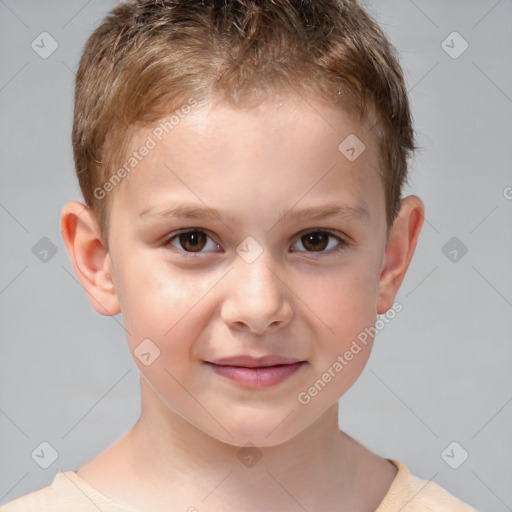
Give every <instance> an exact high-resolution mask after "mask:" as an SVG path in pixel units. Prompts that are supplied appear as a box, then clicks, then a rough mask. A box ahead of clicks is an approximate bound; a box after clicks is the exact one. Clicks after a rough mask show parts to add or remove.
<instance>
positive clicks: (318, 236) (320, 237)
mask: <svg viewBox="0 0 512 512" xmlns="http://www.w3.org/2000/svg"><path fill="white" fill-rule="evenodd" d="M331 236H332V235H330V234H329V233H326V232H325V231H315V232H313V233H307V234H306V235H303V236H302V237H301V242H302V245H303V246H304V247H305V248H306V249H307V250H308V251H323V250H324V249H325V248H326V247H327V245H328V244H329V237H331Z"/></svg>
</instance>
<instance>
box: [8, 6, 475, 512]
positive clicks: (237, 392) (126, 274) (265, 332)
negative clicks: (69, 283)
mask: <svg viewBox="0 0 512 512" xmlns="http://www.w3.org/2000/svg"><path fill="white" fill-rule="evenodd" d="M73 149H74V157H75V164H76V171H77V175H78V179H79V183H80V186H81V189H82V192H83V195H84V198H85V203H86V205H84V204H82V203H80V202H77V201H72V202H69V203H67V204H66V205H65V207H64V209H63V211H62V231H63V238H64V242H65V245H66V247H67V249H68V251H69V254H70V258H71V262H72V264H73V268H74V270H75V272H76V274H77V276H78V278H79V279H80V281H81V283H82V285H83V286H84V288H85V290H86V292H87V294H88V297H89V299H90V301H91V304H92V305H93V307H94V308H95V309H96V310H97V311H98V312H99V313H101V314H103V315H115V314H117V313H120V312H121V313H122V315H123V319H124V326H125V330H126V337H127V341H128V344H129V347H130V351H131V353H132V354H133V356H134V361H135V363H136V364H137V366H138V368H139V369H140V372H141V397H142V409H141V411H142V412H141V416H140V419H139V420H138V421H137V423H136V424H135V425H134V426H133V428H132V429H131V430H130V431H129V432H128V433H127V434H125V435H124V436H123V437H122V438H121V439H119V440H118V441H116V442H115V443H114V444H112V445H111V446H109V447H108V448H107V449H106V450H105V451H104V452H102V453H101V454H99V455H98V456H97V457H96V458H94V459H93V460H91V461H89V462H88V463H86V464H85V465H84V466H82V467H80V468H78V469H77V470H76V471H67V472H64V473H58V474H57V475H56V476H55V479H54V481H53V483H52V484H51V485H50V486H48V487H46V488H44V489H40V490H38V491H35V492H33V493H31V494H28V495H26V496H23V497H21V498H18V499H16V500H14V501H12V502H10V503H9V504H7V505H5V506H4V507H3V508H2V511H3V512H17V511H24V512H26V511H33V512H43V511H52V512H70V511H73V512H82V511H97V510H101V511H103V512H110V511H112V512H113V511H118V512H120V511H124V512H130V511H131V512H136V511H138V512H153V511H155V512H156V511H159V512H160V511H163V510H165V511H171V512H173V511H189V512H192V511H199V512H206V511H215V512H216V511H222V512H232V511H235V510H236V511H244V512H265V511H280V512H286V511H304V510H306V511H310V512H313V511H314V512H334V511H341V510H345V511H351V512H363V511H364V512H368V511H378V512H391V511H399V510H403V511H411V512H412V511H422V512H423V511H429V510H430V511H436V512H443V511H446V512H448V511H450V512H455V511H461V512H462V511H464V512H466V511H473V512H474V509H473V508H472V507H470V506H468V505H465V504H464V503H463V502H461V501H460V500H458V499H457V498H455V497H454V496H452V495H451V494H449V493H448V492H447V491H445V490H443V489H442V488H441V487H439V486H438V485H437V484H435V483H433V482H427V481H424V480H421V479H419V478H417V477H415V476H413V475H411V474H410V472H409V470H408V469H407V467H406V466H405V465H404V464H403V463H401V462H399V461H396V460H392V459H385V458H382V457H380V456H379V455H377V454H375V453H372V452H371V451H369V450H368V449H367V448H365V447H364V446H363V445H361V444H360V443H358V442H357V441H356V440H355V439H353V438H351V437H350V436H348V435H347V434H345V433H343V432H341V431H340V430H339V427H338V407H337V401H338V399H339V398H340V397H341V396H342V395H343V394H344V393H345V392H346V391H347V390H348V389H349V388H350V387H351V385H352V384H353V383H354V382H355V380H356V379H357V378H358V377H359V375H360V374H361V372H362V370H363V368H364V366H365V364H366V362H367V360H368V357H369V355H370V351H371V346H372V342H373V336H374V334H375V329H374V328H373V326H374V325H375V323H376V319H377V314H381V315H385V314H389V313H390V312H394V311H395V309H396V308H399V307H400V305H399V304H396V303H395V302H394V300H395V296H396V293H397V291H398V289H399V287H400V284H401V282H402V280H403V278H404V275H405V272H406V270H407V268H408V265H409V263H410V261H411V258H412V255H413V252H414V249H415V246H416V242H417V240H418V236H419V233H420V230H421V225H422V219H423V213H424V208H423V204H422V202H421V200H420V199H419V198H417V197H416V196H409V197H406V198H402V197H401V191H402V185H403V184H404V182H405V180H406V172H407V158H408V157H409V156H410V153H411V152H412V151H413V150H414V149H415V147H414V136H413V128H412V123H411V115H410V110H409V104H408V99H407V95H406V90H405V86H404V81H403V76H402V72H401V69H400V66H399V64H398V62H397V60H396V56H395V51H394V49H393V48H392V46H391V45H390V43H389V42H388V40H387V39H386V37H385V36H384V34H383V33H382V31H381V30H380V28H379V27H378V26H377V25H376V24H375V22H374V21H372V19H371V18H370V17H369V16H368V15H367V14H366V13H365V12H364V11H363V10H362V9H361V7H359V6H358V5H357V3H356V2H355V1H352V0H340V1H337V0H322V1H313V0H308V1H302V2H299V1H297V0H266V1H264V0H201V1H200V0H174V1H171V0H152V1H151V0H141V1H138V2H135V1H131V2H125V3H121V4H119V5H118V6H117V7H116V8H115V9H113V10H112V11H111V13H110V14H109V15H108V16H107V17H106V18H105V20H104V21H103V23H102V24H101V25H100V26H99V27H98V28H97V29H96V30H95V32H94V33H93V34H92V36H91V37H90V38H89V40H88V42H87V45H86V47H85V50H84V54H83V56H82V59H81V62H80V67H79V70H78V73H77V78H76V91H75V114H74V127H73ZM362 334H364V336H362Z"/></svg>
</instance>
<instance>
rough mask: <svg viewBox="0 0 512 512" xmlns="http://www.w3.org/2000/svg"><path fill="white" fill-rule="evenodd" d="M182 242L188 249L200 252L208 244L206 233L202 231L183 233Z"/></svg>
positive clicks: (184, 247) (181, 235) (180, 237)
mask: <svg viewBox="0 0 512 512" xmlns="http://www.w3.org/2000/svg"><path fill="white" fill-rule="evenodd" d="M179 239H180V244H181V246H182V247H183V249H185V250H186V251H191V252H198V251H200V250H201V249H202V248H203V247H204V246H205V245H206V235H205V234H204V233H201V232H200V231H189V232H188V233H181V234H180V236H179Z"/></svg>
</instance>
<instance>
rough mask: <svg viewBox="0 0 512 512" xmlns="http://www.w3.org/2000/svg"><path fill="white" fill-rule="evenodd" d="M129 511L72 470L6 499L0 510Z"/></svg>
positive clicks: (37, 511)
mask: <svg viewBox="0 0 512 512" xmlns="http://www.w3.org/2000/svg"><path fill="white" fill-rule="evenodd" d="M98 510H101V511H102V512H129V511H127V510H126V509H124V508H122V507H121V506H119V505H117V504H116V503H114V502H113V501H112V500H110V499H109V498H107V497H106V496H103V495H102V494H101V493H99V492H98V491H96V490H95V489H93V488H92V487H91V486H89V485H88V484H87V483H86V482H84V481H83V480H81V479H80V478H79V477H78V475H77V474H76V473H75V472H74V471H66V472H61V473H57V474H56V475H55V477H54V479H53V482H52V483H51V484H50V485H49V486H47V487H43V488H42V489H38V490H37V491H34V492H31V493H30V494H26V495H24V496H20V497H19V498H16V499H14V500H13V501H10V502H9V503H7V504H5V505H3V506H1V507H0V512H98Z"/></svg>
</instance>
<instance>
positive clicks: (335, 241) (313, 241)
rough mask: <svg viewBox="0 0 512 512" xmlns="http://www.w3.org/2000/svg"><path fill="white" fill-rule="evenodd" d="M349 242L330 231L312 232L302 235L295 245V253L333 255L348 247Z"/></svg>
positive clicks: (293, 248)
mask: <svg viewBox="0 0 512 512" xmlns="http://www.w3.org/2000/svg"><path fill="white" fill-rule="evenodd" d="M348 245H349V244H348V242H346V241H345V240H344V239H343V238H341V237H339V236H337V235H335V234H334V233H331V232H329V231H323V230H317V231H310V232H309V233H305V234H304V235H302V236H301V237H300V238H299V239H298V240H297V241H296V242H295V244H294V245H293V247H292V250H293V251H294V252H310V253H311V252H313V253H318V255H320V254H325V255H327V254H332V253H335V252H336V251H338V250H342V249H345V248H346V247H348Z"/></svg>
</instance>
